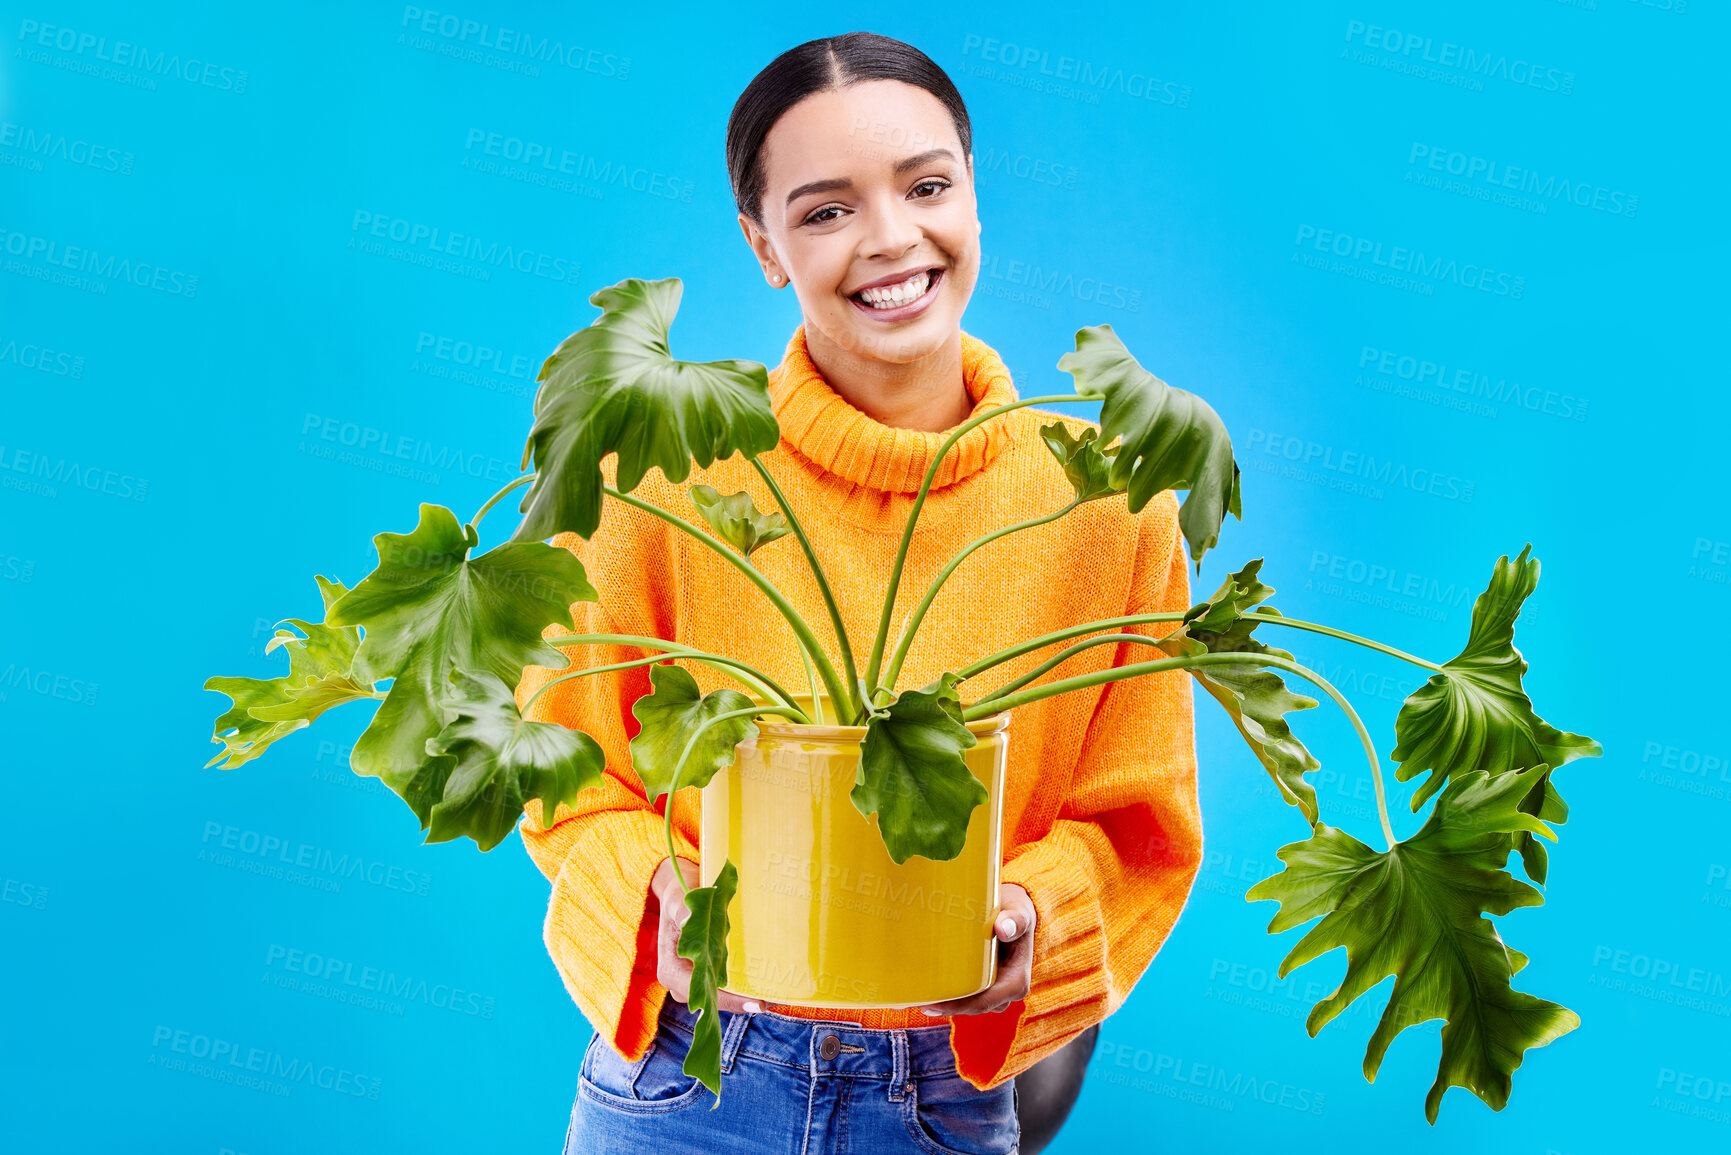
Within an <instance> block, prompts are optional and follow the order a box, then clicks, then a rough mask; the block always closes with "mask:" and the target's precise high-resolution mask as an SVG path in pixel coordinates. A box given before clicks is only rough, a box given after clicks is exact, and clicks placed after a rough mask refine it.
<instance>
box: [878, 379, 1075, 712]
mask: <svg viewBox="0 0 1731 1155" xmlns="http://www.w3.org/2000/svg"><path fill="white" fill-rule="evenodd" d="M1088 400H1098V398H1088V397H1083V396H1081V395H1079V394H1076V393H1053V394H1050V395H1049V396H1045V397H1029V398H1028V399H1027V400H1025V401H1013V402H1011V403H1010V404H1008V405H1000V406H998V407H997V408H996V409H988V410H986V411H985V412H984V413H981V414H980V415H979V416H977V417H972V418H969V419H968V420H967V421H964V422H962V423H961V424H960V425H958V426H956V429H955V432H953V433H951V434H950V435H949V437H947V438H945V440H944V443H943V445H941V446H939V447H938V451H937V453H936V454H935V455H934V456H933V457H932V464H931V468H929V469H927V470H926V479H925V480H924V481H923V482H921V483H920V492H919V496H918V497H915V498H914V507H913V508H912V509H910V510H909V511H908V523H907V525H906V526H904V527H903V529H902V544H901V547H900V548H899V549H897V550H896V564H895V568H894V569H893V570H891V571H890V585H889V590H888V592H887V593H886V594H885V596H884V608H883V612H882V613H881V614H880V615H879V616H878V632H877V638H876V640H875V641H873V643H872V656H871V661H870V663H868V664H867V666H866V672H865V679H864V683H865V687H866V694H867V700H868V701H869V700H870V696H871V694H872V693H873V692H874V691H875V690H876V689H877V686H878V681H877V677H878V668H879V667H880V666H881V665H882V664H883V657H884V642H885V641H886V640H888V638H889V632H890V614H891V613H893V612H894V611H895V605H896V594H897V592H898V591H899V590H900V589H901V584H902V566H903V565H904V564H906V562H907V558H908V543H909V542H911V541H912V540H913V537H914V523H915V522H917V521H918V520H919V518H920V507H921V506H923V505H925V503H926V493H927V491H928V490H930V489H931V487H932V481H933V480H934V479H935V478H936V477H937V475H938V466H940V465H942V464H943V462H944V456H945V455H946V454H948V453H949V451H950V449H951V447H953V446H954V445H955V443H956V442H957V441H959V440H960V439H961V437H962V435H963V434H964V433H966V432H967V431H968V430H970V429H972V428H973V427H974V426H976V425H979V424H980V423H982V422H985V421H990V420H991V419H992V418H994V417H997V416H998V415H1000V414H1003V413H1008V412H1010V411H1011V410H1012V409H1020V408H1022V407H1023V406H1026V405H1040V404H1044V403H1046V402H1058V401H1088Z"/></svg>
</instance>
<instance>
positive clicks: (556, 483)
mask: <svg viewBox="0 0 1731 1155" xmlns="http://www.w3.org/2000/svg"><path fill="white" fill-rule="evenodd" d="M681 291H682V289H681V285H680V281H679V278H678V277H667V278H665V279H663V280H659V281H644V280H639V279H638V278H636V277H628V278H626V279H625V280H623V281H620V282H619V283H618V284H616V285H611V286H609V287H607V288H605V289H602V290H600V291H599V292H597V293H596V294H595V295H594V296H592V297H590V298H589V303H590V304H592V305H596V306H599V307H600V309H601V310H602V312H601V316H599V317H597V318H596V319H595V321H594V322H593V323H592V324H590V326H589V327H588V328H586V329H579V330H578V331H577V332H575V333H573V334H571V336H569V337H567V338H566V339H565V341H564V343H563V344H561V345H560V346H559V348H558V349H556V350H555V351H554V353H553V355H552V356H551V357H549V358H547V361H546V364H544V365H542V366H541V375H540V377H539V378H538V380H540V382H541V389H540V391H539V392H538V393H537V394H536V397H535V424H534V426H533V427H532V428H531V429H530V431H529V441H528V445H527V446H526V447H525V450H524V455H523V459H524V462H525V464H527V462H528V461H529V459H530V457H531V456H533V458H534V461H535V480H534V482H532V483H531V484H530V486H529V491H528V493H526V494H525V495H524V496H523V502H522V506H521V509H522V511H523V514H524V517H523V522H522V524H521V525H519V526H518V527H517V532H516V535H515V539H514V540H516V541H520V542H524V541H541V540H543V539H545V538H549V537H551V536H553V535H554V534H556V533H561V532H563V531H566V530H575V531H576V532H577V533H578V534H580V535H581V536H583V537H585V538H587V537H589V536H591V535H592V534H594V532H595V529H596V527H597V526H599V525H600V523H601V499H602V497H603V496H604V494H603V492H602V485H603V483H604V479H603V477H602V474H601V459H602V458H603V457H606V456H607V455H608V454H609V453H617V454H618V455H619V460H618V472H617V475H616V482H617V485H616V488H617V489H618V490H619V491H620V492H621V493H630V492H631V491H632V490H633V489H636V488H637V485H638V483H639V482H641V481H642V480H643V475H644V474H645V473H647V472H648V471H649V469H650V467H651V466H658V467H660V469H661V472H662V473H663V474H664V475H665V476H666V478H667V480H668V481H671V482H674V483H675V484H677V483H679V482H682V481H684V480H685V478H686V477H687V476H688V475H689V474H690V472H691V463H692V460H693V459H694V458H695V459H696V461H697V464H699V465H701V466H703V467H705V468H708V466H709V465H711V464H712V463H713V462H714V461H715V460H716V459H718V458H723V457H729V456H731V455H732V454H733V453H735V452H739V453H743V454H745V455H746V456H748V457H751V456H755V455H757V454H759V453H766V452H768V451H769V450H771V449H774V448H775V447H776V445H777V444H779V443H780V440H781V431H780V427H779V426H778V425H777V424H776V420H775V412H774V410H773V409H772V408H771V407H770V403H769V375H768V371H767V370H765V369H764V367H763V366H762V365H759V364H758V363H757V362H755V361H710V362H707V363H703V364H698V363H696V362H692V361H676V360H674V359H673V356H672V354H671V353H669V351H668V347H667V330H668V328H669V327H670V326H671V325H672V324H673V315H674V314H675V313H676V312H678V311H679V297H680V293H681Z"/></svg>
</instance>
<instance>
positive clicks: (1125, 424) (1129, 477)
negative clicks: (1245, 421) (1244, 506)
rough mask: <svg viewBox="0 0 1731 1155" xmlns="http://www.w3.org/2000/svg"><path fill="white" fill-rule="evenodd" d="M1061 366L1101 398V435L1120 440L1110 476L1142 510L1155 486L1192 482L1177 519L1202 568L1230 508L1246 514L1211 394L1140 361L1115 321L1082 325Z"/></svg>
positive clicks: (1082, 391) (1105, 440)
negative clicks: (1175, 383) (1178, 384)
mask: <svg viewBox="0 0 1731 1155" xmlns="http://www.w3.org/2000/svg"><path fill="white" fill-rule="evenodd" d="M1058 368H1059V369H1060V370H1062V371H1063V372H1065V373H1069V374H1070V375H1071V376H1073V377H1074V378H1075V379H1076V393H1077V394H1078V395H1079V396H1082V397H1087V398H1100V399H1101V400H1102V404H1101V406H1100V441H1101V443H1102V444H1110V443H1111V442H1112V441H1114V440H1117V441H1118V442H1119V444H1118V447H1117V449H1116V455H1115V456H1114V457H1113V458H1112V464H1111V469H1110V470H1109V472H1108V481H1109V483H1110V485H1111V486H1112V488H1114V489H1126V488H1127V491H1128V493H1129V501H1130V512H1131V513H1136V512H1139V511H1140V510H1141V508H1142V507H1143V506H1145V505H1147V504H1148V502H1149V500H1150V499H1151V498H1153V497H1154V496H1155V495H1156V494H1158V493H1160V492H1162V491H1164V490H1168V489H1187V490H1189V491H1190V492H1189V493H1188V494H1187V495H1186V496H1185V498H1184V503H1183V505H1182V506H1180V507H1179V510H1178V525H1179V528H1180V529H1182V530H1183V532H1184V540H1185V542H1186V543H1187V544H1188V545H1189V547H1190V559H1191V560H1192V561H1193V562H1195V563H1196V565H1197V568H1198V569H1200V568H1201V565H1202V555H1203V554H1205V553H1207V552H1208V551H1209V550H1210V549H1213V548H1214V543H1215V542H1216V541H1217V540H1218V539H1219V536H1220V523H1221V522H1222V521H1224V520H1226V515H1227V514H1228V513H1230V514H1232V515H1233V516H1234V517H1239V516H1241V514H1240V509H1239V492H1238V462H1237V461H1235V460H1234V459H1233V457H1232V438H1231V437H1230V436H1228V435H1227V432H1226V426H1225V424H1224V423H1222V422H1221V420H1220V415H1219V414H1217V413H1215V412H1214V410H1213V408H1212V407H1211V406H1209V404H1208V402H1206V401H1204V400H1202V398H1200V397H1198V396H1196V395H1195V394H1194V393H1188V392H1186V391H1184V390H1183V389H1174V388H1172V386H1170V385H1168V384H1166V382H1164V381H1162V380H1160V379H1159V378H1158V377H1156V376H1154V374H1152V373H1150V372H1148V370H1146V369H1144V368H1142V366H1141V365H1139V364H1137V363H1136V358H1134V357H1132V356H1131V355H1130V351H1129V350H1128V349H1126V348H1125V347H1124V343H1123V342H1122V341H1120V340H1119V339H1118V335H1117V334H1116V333H1114V332H1112V326H1110V325H1090V326H1088V327H1087V328H1083V329H1078V330H1077V331H1076V351H1075V352H1073V353H1065V354H1064V355H1063V356H1062V357H1061V358H1059V360H1058Z"/></svg>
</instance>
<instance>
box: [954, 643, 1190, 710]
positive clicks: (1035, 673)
mask: <svg viewBox="0 0 1731 1155" xmlns="http://www.w3.org/2000/svg"><path fill="white" fill-rule="evenodd" d="M1107 642H1147V643H1148V644H1149V645H1158V644H1159V643H1158V642H1156V641H1155V640H1154V639H1153V638H1150V637H1148V636H1146V635H1145V634H1105V635H1103V636H1101V637H1098V638H1089V639H1088V640H1087V641H1084V642H1077V643H1076V644H1075V645H1073V646H1070V647H1069V648H1068V649H1065V650H1062V651H1060V652H1059V653H1058V654H1057V656H1055V657H1053V658H1050V659H1048V660H1046V661H1044V662H1042V663H1040V664H1039V665H1038V666H1035V667H1034V668H1033V669H1032V670H1029V671H1028V672H1027V673H1025V674H1023V675H1022V676H1021V677H1019V678H1017V679H1016V680H1015V681H1013V682H1006V683H1005V684H1004V685H1002V686H999V687H998V688H997V689H996V690H993V691H992V692H991V693H989V694H987V695H985V696H984V697H982V698H980V699H978V700H979V701H981V702H989V701H991V700H992V699H993V698H1002V697H1003V696H1004V695H1006V694H1011V693H1014V692H1015V691H1017V690H1020V689H1021V688H1022V687H1023V686H1026V685H1027V684H1028V683H1029V682H1032V681H1035V680H1037V679H1038V678H1039V676H1040V675H1041V674H1043V673H1045V672H1046V671H1047V670H1050V669H1051V668H1052V667H1053V666H1057V665H1060V664H1062V663H1063V662H1064V661H1065V660H1066V659H1068V658H1070V657H1071V656H1073V655H1075V654H1079V653H1081V652H1082V651H1083V650H1086V649H1088V648H1090V647H1092V646H1102V645H1105V644H1106V643H1107Z"/></svg>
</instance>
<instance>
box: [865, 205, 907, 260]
mask: <svg viewBox="0 0 1731 1155" xmlns="http://www.w3.org/2000/svg"><path fill="white" fill-rule="evenodd" d="M920 235H921V234H920V228H919V225H917V224H916V223H915V222H914V219H913V214H912V213H910V212H909V211H908V208H907V205H906V204H905V203H903V201H902V200H901V198H900V197H898V196H895V195H893V194H892V195H889V196H885V197H883V198H881V199H880V200H878V201H877V202H876V203H874V204H872V206H871V209H870V211H869V214H868V220H867V221H866V229H865V235H864V236H863V238H862V239H861V241H860V256H862V257H867V258H870V257H887V258H889V259H891V260H894V259H895V258H897V257H900V256H903V255H905V254H907V253H908V252H910V251H911V250H912V249H913V248H914V247H915V246H916V245H918V244H919V243H920Z"/></svg>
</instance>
